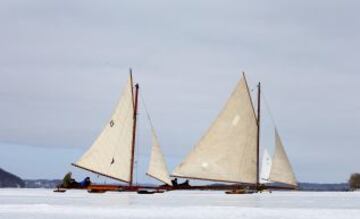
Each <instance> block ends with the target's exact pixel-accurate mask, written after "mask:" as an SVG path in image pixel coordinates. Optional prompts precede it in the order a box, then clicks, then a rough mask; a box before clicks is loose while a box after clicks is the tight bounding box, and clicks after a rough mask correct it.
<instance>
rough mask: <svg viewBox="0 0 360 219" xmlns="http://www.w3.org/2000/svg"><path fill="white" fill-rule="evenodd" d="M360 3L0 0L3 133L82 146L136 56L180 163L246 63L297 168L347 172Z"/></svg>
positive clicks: (0, 137) (353, 131)
mask: <svg viewBox="0 0 360 219" xmlns="http://www.w3.org/2000/svg"><path fill="white" fill-rule="evenodd" d="M359 6H360V4H359V3H358V2H357V1H351V0H347V1H341V2H339V1H321V0H319V1H306V2H291V3H290V2H288V1H271V2H269V1H256V2H254V1H242V2H238V1H221V2H219V1H197V2H193V1H177V2H171V3H170V2H168V1H151V2H149V1H131V2H126V3H125V2H119V1H106V2H104V1H40V0H39V1H31V2H29V1H1V3H0V26H1V27H2V28H1V35H0V48H1V50H0V98H1V100H2V104H1V108H0V121H1V123H0V141H2V142H13V143H20V144H29V145H35V146H41V147H49V148H54V149H55V148H61V147H70V148H76V150H78V149H79V148H82V149H83V150H85V149H86V148H87V147H88V145H89V144H91V142H92V140H93V139H94V138H95V137H96V135H97V133H98V132H99V131H100V130H101V128H102V126H103V124H104V123H105V121H107V119H108V117H109V115H110V114H111V112H112V110H113V107H114V105H115V103H116V100H117V98H118V96H119V94H120V90H121V89H122V85H123V84H124V82H125V80H126V79H127V69H128V67H129V66H132V67H133V68H134V76H135V79H136V80H137V81H138V82H140V83H141V89H142V91H143V95H144V97H145V100H146V103H147V105H148V107H149V110H150V111H151V114H152V117H153V120H154V123H155V126H156V128H157V129H158V132H159V136H160V139H161V142H162V144H163V148H164V151H165V154H166V155H168V157H171V159H172V161H171V162H170V166H171V167H173V166H174V165H175V164H176V163H177V162H179V161H180V160H181V158H182V157H183V156H184V155H185V154H186V153H187V152H188V151H189V150H190V149H191V147H192V145H193V144H194V143H195V142H196V141H197V140H198V139H199V137H200V136H201V135H202V134H203V132H204V130H206V128H207V127H208V125H209V124H210V122H211V121H212V120H213V118H214V117H215V116H216V114H217V113H218V111H219V110H220V108H221V106H222V105H223V103H224V102H225V100H226V98H227V97H228V96H229V94H230V92H231V90H232V88H233V86H234V85H235V83H236V81H237V80H238V79H239V78H240V75H241V71H242V70H245V71H246V72H248V78H249V82H250V84H251V86H252V87H255V84H256V82H257V81H262V83H263V85H264V91H265V95H266V98H267V100H268V102H269V104H270V107H271V111H272V113H273V114H274V117H275V120H276V123H277V126H278V127H279V129H280V131H281V134H282V136H283V138H284V142H285V144H286V147H287V150H288V153H289V156H290V158H291V160H292V161H293V163H294V167H295V170H296V172H297V175H298V178H299V179H300V180H319V181H341V180H344V179H345V178H346V177H348V175H349V173H350V172H352V171H356V170H357V171H360V170H359V167H358V165H357V154H359V153H360V149H359V147H358V146H357V142H358V141H359V137H358V133H357V130H359V128H360V125H359V121H360V118H359V111H360V104H359V102H358V101H357V94H358V93H359V91H360V89H359V87H358V82H359V79H360V75H359V73H358V70H359V69H360V66H359V62H358V61H357V58H358V57H359V51H360V43H359V41H358V39H359V35H360V31H359V28H358V27H359V26H360V19H359V15H358V10H359ZM264 132H265V133H266V131H264ZM268 133H271V131H269V132H268ZM263 142H264V141H263ZM270 143H271V142H270ZM270 143H269V142H264V144H270ZM142 147H145V146H142ZM69 162H71V161H69Z"/></svg>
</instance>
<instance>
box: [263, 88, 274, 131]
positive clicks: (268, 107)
mask: <svg viewBox="0 0 360 219" xmlns="http://www.w3.org/2000/svg"><path fill="white" fill-rule="evenodd" d="M262 96H263V99H264V102H265V108H266V109H267V113H268V114H269V116H270V119H271V122H272V123H273V126H274V127H275V129H277V126H276V122H275V119H274V116H273V114H272V112H271V110H270V105H269V102H268V101H267V98H266V96H265V92H264V89H263V92H262Z"/></svg>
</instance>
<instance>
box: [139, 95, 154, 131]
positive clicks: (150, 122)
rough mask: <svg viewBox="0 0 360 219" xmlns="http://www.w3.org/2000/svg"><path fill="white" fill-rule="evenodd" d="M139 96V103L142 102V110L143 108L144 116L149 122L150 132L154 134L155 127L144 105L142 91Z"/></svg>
mask: <svg viewBox="0 0 360 219" xmlns="http://www.w3.org/2000/svg"><path fill="white" fill-rule="evenodd" d="M140 98H141V103H142V105H143V107H144V110H145V113H146V117H147V119H148V121H149V124H150V128H151V132H152V134H153V135H155V136H156V133H155V128H154V125H153V123H152V120H151V117H150V114H149V111H148V108H147V107H146V103H145V100H144V96H143V95H142V93H140Z"/></svg>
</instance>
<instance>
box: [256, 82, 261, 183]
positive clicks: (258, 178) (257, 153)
mask: <svg viewBox="0 0 360 219" xmlns="http://www.w3.org/2000/svg"><path fill="white" fill-rule="evenodd" d="M260 99H261V83H260V82H259V84H258V104H257V124H258V126H257V128H258V131H257V146H256V187H257V188H259V186H260V184H259V183H260V171H259V166H260V102H261V101H260Z"/></svg>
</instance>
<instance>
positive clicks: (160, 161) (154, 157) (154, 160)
mask: <svg viewBox="0 0 360 219" xmlns="http://www.w3.org/2000/svg"><path fill="white" fill-rule="evenodd" d="M147 175H149V176H151V177H153V178H155V179H157V180H159V181H162V182H164V183H166V184H168V185H172V183H171V179H170V177H169V171H168V168H167V166H166V161H165V157H164V155H163V153H162V152H161V148H160V144H159V141H158V138H157V136H156V133H155V130H154V129H153V128H152V148H151V156H150V162H149V169H148V171H147Z"/></svg>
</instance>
